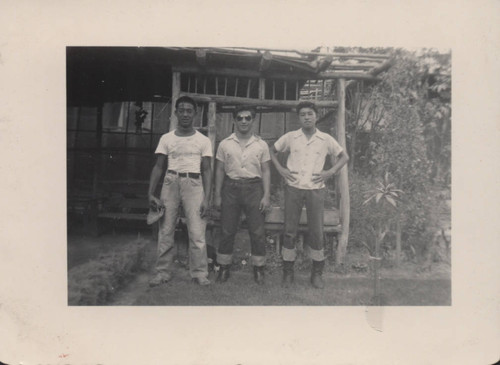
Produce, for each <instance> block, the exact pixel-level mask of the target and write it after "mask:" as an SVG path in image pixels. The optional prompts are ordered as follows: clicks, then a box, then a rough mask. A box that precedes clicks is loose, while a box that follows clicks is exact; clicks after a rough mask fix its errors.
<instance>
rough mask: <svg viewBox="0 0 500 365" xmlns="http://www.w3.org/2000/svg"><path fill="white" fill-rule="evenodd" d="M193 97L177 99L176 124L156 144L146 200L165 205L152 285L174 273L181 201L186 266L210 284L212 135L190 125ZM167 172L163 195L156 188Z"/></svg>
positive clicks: (196, 277)
mask: <svg viewBox="0 0 500 365" xmlns="http://www.w3.org/2000/svg"><path fill="white" fill-rule="evenodd" d="M196 109H197V107H196V103H195V101H194V100H193V99H192V98H190V97H187V96H182V97H180V98H179V99H177V102H176V103H175V115H176V116H177V120H178V124H177V128H176V129H175V130H174V131H171V132H169V133H167V134H164V135H163V136H162V137H161V138H160V142H159V143H158V147H157V148H156V152H155V153H156V155H157V160H156V164H155V166H154V167H153V170H152V172H151V178H150V181H149V204H150V206H151V207H153V208H159V207H164V208H165V213H164V215H163V217H162V218H161V219H160V221H159V222H160V229H159V234H158V252H157V262H156V275H155V276H154V277H153V278H152V279H151V280H150V282H149V284H150V286H156V285H160V284H162V283H164V282H167V281H169V280H170V279H171V277H172V264H173V258H174V233H175V225H176V222H177V215H178V209H179V204H180V203H181V202H182V206H183V208H184V213H185V215H186V223H187V229H188V235H189V272H190V275H191V278H192V279H193V281H194V282H196V283H198V284H200V285H208V284H210V281H209V280H208V278H207V277H208V264H207V246H206V242H205V228H206V221H205V219H204V218H203V217H204V215H205V213H207V209H208V207H209V201H210V191H211V184H212V170H211V158H212V156H213V153H212V145H211V143H210V140H209V139H208V138H207V137H206V136H204V135H203V134H201V133H200V132H198V131H196V130H195V129H194V128H193V119H194V116H195V115H196ZM167 156H168V170H167V171H166V173H165V177H164V180H163V186H162V189H161V196H160V199H158V198H157V197H156V196H154V191H155V189H156V186H157V184H158V181H159V180H160V178H161V176H162V175H163V173H164V172H165V170H166V168H167Z"/></svg>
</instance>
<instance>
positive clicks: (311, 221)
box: [270, 101, 349, 289]
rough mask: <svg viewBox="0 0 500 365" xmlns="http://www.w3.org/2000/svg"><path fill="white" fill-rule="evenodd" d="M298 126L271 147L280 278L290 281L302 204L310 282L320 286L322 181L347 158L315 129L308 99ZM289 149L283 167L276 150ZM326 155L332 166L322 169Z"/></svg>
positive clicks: (314, 112) (299, 111) (286, 283)
mask: <svg viewBox="0 0 500 365" xmlns="http://www.w3.org/2000/svg"><path fill="white" fill-rule="evenodd" d="M297 114H298V116H299V121H300V125H301V126H302V128H300V129H298V130H296V131H292V132H288V133H286V134H285V135H283V136H281V137H280V138H279V139H278V140H277V141H276V143H275V144H274V145H273V146H272V147H271V151H270V152H271V159H272V160H273V163H274V165H275V166H276V169H277V170H278V172H279V173H280V175H281V176H283V178H284V179H285V182H286V185H285V232H284V233H285V234H284V242H283V250H282V255H283V281H282V285H283V286H284V287H288V286H290V285H292V284H293V282H294V273H293V265H294V262H295V258H296V256H297V253H296V248H295V238H296V236H297V228H298V225H299V220H300V215H301V212H302V207H303V206H304V204H305V206H306V212H307V224H308V228H309V229H308V238H309V247H310V248H311V250H310V256H311V258H312V260H313V266H312V272H311V284H312V286H313V287H315V288H320V289H321V288H323V287H324V282H323V278H322V274H323V267H324V263H325V261H324V260H325V256H324V251H323V214H324V203H325V193H326V191H325V181H327V180H328V179H329V178H331V177H332V176H333V175H335V174H336V173H337V172H338V171H340V169H341V168H342V167H343V166H344V165H345V164H346V162H347V161H348V159H349V157H348V156H347V153H345V152H344V151H343V149H342V147H341V146H340V145H339V144H338V143H337V141H336V140H335V139H334V138H333V137H332V136H330V135H329V134H327V133H323V132H321V131H319V130H318V129H317V128H316V122H317V120H318V112H317V109H316V106H315V104H314V103H312V102H308V101H304V102H301V103H299V105H298V106H297ZM277 152H289V155H288V159H287V164H286V167H283V166H281V164H280V162H279V160H278V158H277V156H276V153H277ZM327 156H329V158H330V162H331V165H332V167H331V168H330V169H328V170H324V165H325V159H326V158H327Z"/></svg>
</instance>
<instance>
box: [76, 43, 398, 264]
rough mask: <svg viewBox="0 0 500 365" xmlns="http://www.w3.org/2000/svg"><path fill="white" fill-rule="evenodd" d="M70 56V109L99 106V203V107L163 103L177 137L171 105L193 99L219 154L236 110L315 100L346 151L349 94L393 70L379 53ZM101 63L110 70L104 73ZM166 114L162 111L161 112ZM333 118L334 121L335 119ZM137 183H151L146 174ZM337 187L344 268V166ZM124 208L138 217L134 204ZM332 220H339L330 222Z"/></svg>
mask: <svg viewBox="0 0 500 365" xmlns="http://www.w3.org/2000/svg"><path fill="white" fill-rule="evenodd" d="M67 52H68V54H69V55H71V57H70V59H69V60H68V62H67V63H68V105H70V104H72V105H93V106H96V105H97V129H96V141H95V145H96V147H95V148H93V149H88V148H87V150H89V151H90V154H91V155H92V156H95V158H94V157H92V159H93V160H92V164H93V166H94V168H93V171H94V173H93V175H94V176H93V180H92V186H93V187H92V199H94V200H95V198H96V197H97V196H98V194H97V192H98V190H99V189H98V187H99V185H103V181H101V180H103V179H102V177H101V176H100V174H101V170H102V168H100V167H99V166H101V165H102V163H101V158H102V156H101V155H102V151H103V140H102V129H103V128H102V126H103V123H102V120H103V115H102V105H103V103H104V102H105V101H120V102H125V101H131V100H144V101H149V102H163V103H165V105H168V106H169V107H170V109H168V113H169V114H170V120H169V123H168V129H169V130H173V129H175V127H176V125H177V120H176V117H175V114H174V108H173V107H172V106H173V105H175V102H176V100H177V99H178V98H179V97H180V96H182V95H189V96H191V97H192V98H193V99H195V100H196V101H197V102H199V103H200V104H202V105H203V113H204V114H203V115H204V118H206V125H202V126H201V129H203V131H204V132H206V134H207V135H208V137H209V138H210V140H211V142H212V146H213V149H214V151H213V152H214V155H215V148H216V143H215V142H216V137H217V133H218V128H220V126H218V125H217V116H218V114H220V113H223V112H226V113H227V112H230V111H231V110H233V109H234V107H235V106H238V105H250V106H253V107H256V108H257V109H258V110H260V111H261V112H269V111H288V112H290V111H292V110H293V109H294V108H295V107H296V105H297V104H298V102H299V101H300V100H312V101H314V102H315V103H316V105H317V106H318V107H319V108H324V109H326V110H329V111H330V112H329V113H326V115H325V118H330V121H331V122H330V125H329V132H330V133H331V134H332V135H333V136H334V137H335V138H336V139H337V141H338V142H339V143H340V145H341V146H342V147H343V148H344V149H346V142H345V140H346V138H345V89H346V87H347V86H348V85H349V84H351V83H353V82H356V81H361V80H368V81H377V80H378V78H377V75H378V74H379V73H380V72H383V71H385V70H386V69H387V68H389V67H390V66H391V64H392V61H391V60H390V59H389V57H387V56H386V55H380V54H360V53H352V54H348V53H320V52H301V51H297V50H275V49H263V48H260V49H255V48H174V47H169V48H160V47H146V48H140V47H139V48H131V47H118V48H108V47H107V48H105V49H100V48H92V49H90V51H89V50H88V49H86V48H78V47H76V48H70V49H69V51H67ZM103 64H106V66H105V67H103ZM103 72H104V73H103ZM82 75H84V76H82ZM161 108H162V110H163V106H162V107H161ZM151 114H153V111H152V113H151ZM261 114H262V113H261ZM335 114H336V118H335V119H334V118H332V116H334V115H335ZM326 120H328V119H326ZM268 122H269V121H268ZM334 124H335V125H334ZM165 127H167V124H165ZM127 130H128V129H127ZM77 133H78V132H75V134H77ZM153 137H154V136H153V132H152V130H151V134H150V136H149V139H148V141H150V142H151V141H153ZM75 138H76V136H75ZM154 138H156V137H154ZM125 140H127V136H126V135H125ZM151 143H152V142H151ZM151 143H150V144H151ZM125 149H127V146H125ZM128 178H130V177H129V176H128ZM137 178H139V179H142V178H146V179H147V177H146V176H142V175H141V176H140V177H137ZM336 186H337V190H338V191H337V196H338V197H340V198H339V201H338V208H339V209H338V210H334V211H333V213H331V214H330V213H329V212H327V213H326V217H325V218H326V221H325V224H326V227H325V228H326V229H325V230H326V231H327V232H329V233H332V234H333V233H336V232H339V233H340V234H339V245H338V246H337V255H336V257H337V260H338V261H339V260H342V258H343V256H344V254H345V249H346V246H347V240H348V235H349V210H350V209H349V189H348V178H347V166H345V167H344V168H342V170H341V171H340V173H339V174H338V175H337V176H336ZM134 204H135V203H134ZM125 208H126V209H125V210H133V209H134V208H135V205H134V206H131V207H125ZM127 214H129V215H130V217H128V216H127ZM134 214H135V215H134ZM137 214H139V215H137ZM141 214H142V213H132V212H131V211H125V212H122V213H120V214H115V215H113V214H112V213H107V214H102V217H104V216H106V217H104V218H110V219H128V218H131V219H139V218H140V219H142V215H141ZM273 214H278V213H272V214H271V215H269V217H268V220H267V222H266V228H267V229H268V230H270V231H276V230H281V225H282V223H283V222H282V220H283V219H282V217H281V218H280V217H279V214H278V215H277V216H273ZM132 215H133V216H132ZM328 216H331V217H333V216H334V217H335V219H332V220H331V221H330V218H327V217H328ZM276 217H278V218H277V219H276V220H274V219H275V218H276ZM302 227H304V226H302ZM301 229H302V230H304V228H301Z"/></svg>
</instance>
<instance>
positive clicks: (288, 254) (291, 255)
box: [281, 247, 297, 261]
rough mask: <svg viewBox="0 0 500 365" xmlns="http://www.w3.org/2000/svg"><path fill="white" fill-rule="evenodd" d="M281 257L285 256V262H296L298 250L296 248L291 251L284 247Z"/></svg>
mask: <svg viewBox="0 0 500 365" xmlns="http://www.w3.org/2000/svg"><path fill="white" fill-rule="evenodd" d="M281 255H282V256H283V260H285V261H295V259H296V258H297V250H296V249H295V248H293V249H289V248H286V247H283V248H282V249H281Z"/></svg>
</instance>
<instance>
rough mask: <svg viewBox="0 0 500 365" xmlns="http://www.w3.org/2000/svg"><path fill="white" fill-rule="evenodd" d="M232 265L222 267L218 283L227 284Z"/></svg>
mask: <svg viewBox="0 0 500 365" xmlns="http://www.w3.org/2000/svg"><path fill="white" fill-rule="evenodd" d="M230 269H231V265H220V269H219V275H218V276H217V279H216V281H217V282H219V283H225V282H226V281H227V279H229V276H230Z"/></svg>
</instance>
